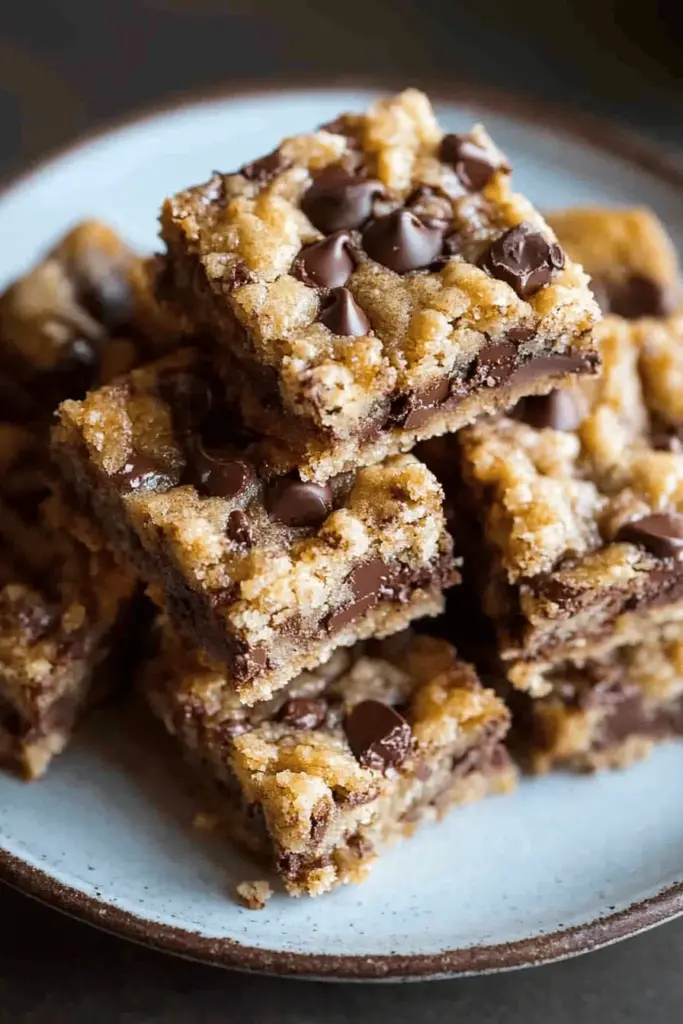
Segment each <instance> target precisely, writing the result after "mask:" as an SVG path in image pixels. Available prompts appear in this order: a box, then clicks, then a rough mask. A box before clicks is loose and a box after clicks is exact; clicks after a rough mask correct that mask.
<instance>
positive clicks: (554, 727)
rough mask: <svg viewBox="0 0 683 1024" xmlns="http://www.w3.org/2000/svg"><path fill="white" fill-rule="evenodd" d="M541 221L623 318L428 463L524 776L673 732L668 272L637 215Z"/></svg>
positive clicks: (682, 471)
mask: <svg viewBox="0 0 683 1024" xmlns="http://www.w3.org/2000/svg"><path fill="white" fill-rule="evenodd" d="M551 221H552V222H553V223H554V224H555V225H556V227H557V229H558V231H559V233H560V237H561V238H562V239H563V240H564V239H566V244H567V248H568V249H569V250H570V251H573V252H575V253H576V255H577V256H579V257H580V258H581V259H583V261H584V263H585V264H586V265H587V266H589V267H590V268H591V270H592V272H593V274H594V275H595V281H596V291H597V292H598V294H600V295H601V296H603V298H602V301H603V302H604V304H605V308H606V309H609V310H614V309H615V308H618V309H619V310H620V311H621V312H622V314H625V313H627V312H628V313H629V314H630V319H627V318H626V317H625V316H623V315H622V316H617V315H615V313H614V312H611V313H610V314H609V315H608V316H607V317H606V319H605V320H604V321H603V323H602V324H600V325H599V327H598V328H597V330H596V339H597V342H598V345H599V347H600V350H601V354H602V363H603V365H602V372H601V375H600V376H599V377H598V378H597V379H593V380H591V381H590V382H589V381H588V380H584V381H581V382H577V383H575V384H574V385H573V386H571V387H568V388H566V389H563V390H558V391H556V392H554V393H552V394H550V395H548V396H546V397H544V398H530V399H525V400H524V401H522V402H521V403H519V404H518V405H517V406H516V408H515V409H514V411H513V413H512V414H511V415H507V416H502V417H498V418H490V419H484V420H481V421H480V422H478V423H476V424H474V425H472V426H470V427H467V428H466V429H464V430H463V431H461V432H460V433H459V434H458V436H457V438H454V439H452V440H451V441H450V442H448V443H446V444H444V445H442V446H441V449H439V448H438V447H437V446H434V447H433V449H432V451H431V452H430V453H427V458H428V461H431V462H432V464H433V465H434V466H435V467H436V468H437V472H438V473H440V475H442V476H443V478H444V479H445V480H446V479H447V480H448V485H447V486H448V489H449V490H450V497H451V502H452V503H453V504H456V503H459V504H460V506H464V507H467V509H468V511H469V523H468V524H467V526H466V527H464V529H465V532H466V533H467V536H468V540H469V543H470V545H471V548H472V550H473V551H474V552H476V553H475V554H473V556H472V558H471V560H470V567H469V570H468V573H469V576H470V579H471V581H472V585H473V586H474V588H475V589H476V591H477V592H478V594H479V596H480V598H481V604H482V606H483V609H484V611H485V612H486V614H487V615H488V617H489V619H490V621H491V622H492V624H493V627H494V636H493V637H492V638H491V640H490V644H489V653H490V652H491V651H493V652H495V656H494V658H493V659H491V658H489V669H490V670H491V671H493V672H494V673H497V674H498V675H499V676H502V677H505V678H506V679H507V680H508V685H509V690H508V702H509V705H510V707H511V708H512V709H513V710H514V712H515V718H516V721H515V730H514V731H515V740H516V749H517V750H518V751H519V752H520V753H521V754H522V756H523V759H524V760H525V761H526V762H527V763H528V764H530V765H531V767H532V768H534V769H535V770H545V769H547V768H549V767H551V766H554V765H566V766H569V767H571V768H574V769H578V770H585V769H594V768H599V767H603V766H618V765H623V764H626V763H629V762H630V761H631V760H633V759H634V758H637V757H640V756H642V755H643V754H644V753H646V752H647V751H648V750H649V749H650V747H651V746H652V744H653V743H654V742H656V741H657V740H660V739H664V738H668V737H670V736H674V735H679V734H681V733H683V677H682V676H681V653H682V652H683V647H682V646H681V639H682V636H683V575H682V567H683V561H682V560H681V559H682V558H683V514H682V513H683V504H682V502H683V491H682V490H681V485H680V481H681V479H683V454H681V453H682V452H683V449H682V448H681V439H680V438H681V422H682V420H681V417H682V416H683V402H682V400H681V380H683V375H682V370H683V321H681V317H680V315H676V314H673V315H670V316H665V315H664V314H665V313H666V312H667V311H670V310H671V309H672V308H673V306H674V305H675V304H676V301H677V300H676V293H677V289H678V267H677V263H676V259H675V256H674V254H673V249H672V246H671V243H670V241H669V240H668V238H667V236H666V234H665V232H664V230H663V228H662V227H661V225H659V223H658V222H657V221H656V220H655V219H654V218H653V216H652V215H651V214H649V213H647V212H645V211H624V212H621V211H612V212H609V211H600V210H579V211H567V212H565V213H562V214H558V215H556V216H554V217H551ZM605 296H610V298H609V299H608V298H605ZM438 467H441V469H439V468H438ZM448 468H450V474H448V473H447V472H446V470H447V469H448Z"/></svg>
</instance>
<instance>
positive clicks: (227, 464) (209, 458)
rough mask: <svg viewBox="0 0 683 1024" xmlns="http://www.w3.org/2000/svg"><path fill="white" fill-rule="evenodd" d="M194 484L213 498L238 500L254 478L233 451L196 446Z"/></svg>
mask: <svg viewBox="0 0 683 1024" xmlns="http://www.w3.org/2000/svg"><path fill="white" fill-rule="evenodd" d="M192 471H193V472H192V476H193V482H194V484H195V486H196V488H197V490H198V491H201V492H202V493H203V494H208V495H210V496H211V497H212V498H236V497H237V495H238V494H241V492H242V491H243V490H244V489H245V487H247V485H248V484H249V483H250V481H251V480H252V478H253V474H252V470H251V467H250V466H248V465H247V463H246V462H242V460H241V459H236V458H235V456H234V453H233V452H231V451H220V450H214V449H206V448H204V446H203V445H202V444H201V443H199V442H197V443H196V444H195V445H194V457H193V463H192Z"/></svg>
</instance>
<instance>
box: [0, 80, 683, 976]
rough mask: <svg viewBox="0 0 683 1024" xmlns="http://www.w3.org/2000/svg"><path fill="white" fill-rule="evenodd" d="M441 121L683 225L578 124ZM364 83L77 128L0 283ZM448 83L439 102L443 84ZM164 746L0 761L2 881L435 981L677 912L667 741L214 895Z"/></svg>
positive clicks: (528, 174) (159, 937) (638, 170)
mask: <svg viewBox="0 0 683 1024" xmlns="http://www.w3.org/2000/svg"><path fill="white" fill-rule="evenodd" d="M436 94H437V95H440V96H441V97H442V98H443V99H442V102H440V103H439V108H440V109H439V113H440V115H441V116H442V118H443V121H444V123H445V124H446V125H447V126H448V128H449V129H452V130H458V129H462V128H465V127H466V126H468V125H469V124H470V123H471V122H472V120H473V119H478V118H481V119H483V120H484V121H485V122H486V124H487V126H488V127H489V129H490V131H491V133H492V134H493V136H494V138H495V139H496V140H497V141H498V142H499V144H500V145H501V147H502V148H503V149H504V150H505V152H506V153H507V154H508V156H509V157H510V158H511V161H512V164H513V166H514V168H515V176H516V177H515V180H516V184H517V185H518V187H519V189H520V190H521V191H523V192H525V193H527V194H528V195H529V196H530V197H531V198H532V199H533V200H534V201H535V202H536V204H537V205H540V206H541V207H546V208H548V207H553V206H561V205H564V204H571V203H576V202H579V201H592V202H605V203H612V204H614V203H624V204H633V203H645V204H647V205H650V206H652V207H654V209H655V210H656V211H657V212H658V213H659V214H660V215H661V216H662V217H663V218H664V220H665V221H666V223H667V224H668V225H669V227H670V229H671V231H672V233H673V235H674V236H675V238H676V239H677V241H678V242H679V244H680V243H681V242H682V241H683V187H682V186H683V172H681V171H679V170H678V169H677V168H676V167H672V166H671V165H667V164H666V163H665V161H664V160H663V158H660V157H659V156H658V155H657V154H653V153H651V152H650V151H649V150H648V148H647V147H645V148H643V147H641V146H640V145H639V144H634V143H633V142H632V141H629V140H625V139H623V138H622V137H619V136H615V135H614V133H613V132H612V131H611V130H610V128H609V127H605V126H603V125H596V124H595V123H593V122H588V123H584V122H581V123H579V124H578V125H577V124H576V123H575V122H574V121H571V122H567V121H566V120H563V119H562V118H561V117H557V116H556V115H553V114H547V113H544V112H539V111H538V110H529V109H528V108H526V107H525V106H524V105H521V106H520V105H519V104H512V103H511V102H510V101H509V100H505V101H504V102H502V101H501V100H500V99H499V98H492V97H490V96H486V97H483V98H482V97H481V96H480V95H478V94H473V93H472V92H471V91H467V90H462V89H461V90H458V89H456V88H454V87H451V88H450V89H448V88H440V89H437V90H436ZM370 95H371V92H370V91H369V90H350V89H344V90H342V89H334V90H333V89H329V90H313V89H309V90H299V91H288V90H286V89H280V90H277V89H272V90H271V91H269V92H264V93H263V94H255V93H252V94H251V95H249V94H245V95H237V96H234V97H232V98H221V99H215V100H211V101H206V102H203V103H199V104H196V105H185V106H181V107H178V108H176V109H174V110H170V111H168V112H162V113H158V114H154V115H150V116H148V117H145V118H143V119H140V120H139V121H137V122H133V123H130V124H129V125H126V126H124V127H122V128H118V129H116V130H112V131H110V132H109V133H107V134H104V135H101V136H99V137H97V138H95V139H93V140H92V141H87V142H84V143H82V144H80V145H78V146H76V147H74V148H72V149H71V150H69V151H68V152H66V153H64V154H63V155H61V156H59V157H57V158H56V159H54V160H52V161H50V162H49V163H46V164H43V165H42V166H41V167H39V168H38V169H37V170H35V171H33V172H32V173H29V174H27V175H26V176H24V177H23V178H22V179H21V180H19V181H18V182H17V183H15V184H14V185H12V186H11V187H10V188H8V189H7V190H6V191H5V192H4V194H3V195H2V196H0V237H2V239H3V240H4V244H3V245H2V246H1V247H0V285H4V284H5V283H6V282H7V281H8V280H10V278H12V277H13V276H15V275H17V274H19V273H20V272H21V271H23V270H24V269H25V268H26V267H27V266H28V265H29V264H30V263H31V261H32V260H34V259H35V257H36V256H37V254H38V253H39V252H40V250H41V249H43V248H44V247H46V246H47V245H49V244H50V243H51V242H52V241H53V240H54V239H55V238H56V237H57V236H58V235H59V234H60V233H61V232H62V231H64V229H65V228H67V227H68V226H69V225H70V224H73V223H74V222H75V221H77V220H78V219H80V218H82V217H86V216H91V215H96V216H99V217H103V218H105V219H108V220H109V221H111V222H112V223H113V224H114V225H115V226H116V227H117V228H119V229H120V230H121V231H122V232H123V233H124V234H125V235H127V236H128V237H129V238H130V240H131V241H132V242H133V243H135V244H137V245H139V246H142V247H150V248H151V247H152V246H153V245H154V241H155V233H156V211H157V209H158V207H159V204H160V202H161V199H162V198H163V196H164V195H166V194H167V193H169V192H171V191H173V190H175V189H177V188H179V187H181V186H184V185H187V184H189V183H191V182H196V181H200V180H203V179H204V178H205V177H207V176H208V173H209V172H210V171H211V170H212V169H213V168H215V167H218V168H221V169H225V170H228V169H231V168H233V167H237V166H239V165H240V164H241V163H243V162H244V161H246V160H247V159H250V158H253V157H255V156H257V155H259V154H263V153H266V152H269V151H270V150H271V149H272V148H273V146H274V145H275V144H276V142H277V141H278V139H279V137H280V136H281V135H283V134H290V133H294V132H296V131H299V130H305V129H307V128H309V127H310V126H314V125H317V124H320V123H322V122H324V121H327V120H330V119H331V118H332V117H333V116H334V115H335V114H336V113H337V112H338V111H339V110H341V109H354V108H362V107H363V106H364V105H365V104H366V102H367V100H368V99H369V98H370ZM449 97H450V98H449ZM185 778H186V777H185V774H184V771H183V768H182V765H181V764H180V762H179V760H178V759H177V758H176V756H175V751H174V750H173V749H172V747H171V745H170V743H169V742H167V741H164V740H162V739H161V738H160V741H159V751H158V753H157V752H156V751H155V750H154V747H153V745H150V742H149V739H148V731H147V727H146V724H145V723H141V722H140V721H138V720H137V719H136V717H135V715H131V714H130V713H128V712H125V711H123V710H122V709H114V710H111V711H107V712H102V713H100V714H99V715H97V716H95V718H94V719H93V721H92V722H91V723H90V725H89V727H88V728H87V729H86V730H85V731H84V733H83V734H81V736H80V737H79V738H78V740H77V742H75V743H74V744H73V746H72V748H71V749H70V750H69V751H68V753H67V754H66V755H64V756H63V757H62V758H61V759H59V760H58V762H57V763H56V764H55V766H54V768H53V770H52V771H51V772H50V774H49V775H48V777H47V778H46V779H45V781H43V782H41V783H39V784H37V785H34V786H27V785H23V784H21V783H19V782H16V781H14V780H12V779H10V778H7V777H0V877H4V878H5V879H6V880H8V881H10V882H12V883H14V884H16V885H18V886H19V887H21V888H22V889H24V890H26V891H27V892H29V893H32V894H33V895H35V896H38V897H39V898H40V899H42V900H44V901H45V902H48V903H52V904H53V905H54V906H56V907H59V908H61V909H63V910H66V911H68V912H70V913H73V914H75V915H76V916H78V917H81V918H83V919H84V920H87V921H90V922H92V923H94V924H98V925H101V926H102V927H104V928H107V929H110V930H112V931H115V932H119V933H120V934H122V935H126V936H128V937H130V938H134V939H137V940H139V941H142V942H146V943H148V944H150V945H153V946H157V947H159V948H164V949H168V950H171V951H174V952H177V953H181V954H183V955H186V956H190V957H195V958H197V959H201V960H206V961H209V962H212V963H216V964H222V965H226V966H238V967H243V968H247V969H252V970H263V971H271V972H276V973H292V974H305V975H317V976H327V977H335V978H375V977H382V978H387V977H396V978H407V977H437V976H444V975H449V974H466V973H472V972H482V971H495V970H502V969H506V968H510V967H517V966H521V965H525V964H538V963H542V962H545V961H548V960H552V959H556V958H559V957H564V956H568V955H571V954H575V953H579V952H582V951H586V950H589V949H593V948H595V947H597V946H600V945H603V944H605V943H607V942H612V941H615V940H616V939H619V938H622V937H624V936H626V935H630V934H633V933H635V932H637V931H640V930H642V929H644V928H648V927H650V926H652V925H654V924H656V923H658V922H660V921H663V920H665V919H667V918H670V917H673V916H675V915H676V914H678V913H680V912H681V911H682V910H683V785H681V779H682V778H683V745H675V744H674V745H670V746H667V747H665V748H662V749H660V750H659V751H657V752H656V753H655V755H654V756H653V757H652V758H651V759H650V760H648V761H646V762H645V763H643V764H640V765H637V766H635V767H633V768H631V769H629V770H628V771H625V772H622V773H614V774H610V775H604V776H601V777H598V778H574V777H570V776H561V775H557V776H553V777H550V778H545V779H542V780H538V781H534V782H528V783H524V784H523V785H522V787H521V789H520V791H519V792H518V794H517V795H516V796H514V797H512V798H496V799H492V800H490V801H488V802H486V803H483V804H481V805H478V806H472V807H469V808H467V809H465V810H463V811H460V812H456V813H454V814H452V815H451V817H450V818H449V819H448V820H447V821H446V822H444V823H442V824H441V825H439V826H434V827H428V828H425V829H424V830H423V831H422V832H421V833H420V834H419V835H417V836H416V837H415V838H414V839H412V840H411V841H409V842H406V843H404V844H402V845H399V846H397V847H395V848H394V849H393V850H391V851H390V852H388V853H387V854H386V856H385V857H384V859H383V860H382V861H381V862H380V863H379V865H378V866H377V868H376V869H375V871H374V873H373V875H372V877H371V879H370V881H369V882H368V883H367V884H366V885H364V886H362V887H353V888H347V889H345V890H343V891H340V892H337V893H334V894H332V895H330V896H326V897H323V898H321V899H318V900H313V901H309V900H299V901H294V900H288V899H286V898H285V897H284V896H279V895H278V896H275V897H274V898H273V899H272V900H271V902H270V903H269V904H268V906H267V908H266V909H265V910H264V911H262V912H260V913H254V912H249V911H247V910H244V909H241V908H240V907H238V906H237V905H236V904H235V902H234V901H233V900H232V898H231V892H232V890H233V888H234V885H235V883H236V882H237V881H239V880H241V879H244V878H249V877H252V878H253V877H258V876H259V874H260V873H259V872H258V871H255V869H254V868H253V867H251V866H250V865H249V863H248V862H246V861H245V860H243V859H242V858H241V857H240V856H239V855H238V854H236V853H235V852H233V851H232V850H230V849H228V848H225V846H224V845H223V844H221V843H220V842H219V841H218V840H217V839H215V838H211V837H208V836H206V835H204V834H201V833H198V832H196V831H193V830H192V829H191V828H190V827H189V822H190V820H191V818H192V813H193V803H192V800H191V798H190V796H189V795H188V792H187V789H186V782H185Z"/></svg>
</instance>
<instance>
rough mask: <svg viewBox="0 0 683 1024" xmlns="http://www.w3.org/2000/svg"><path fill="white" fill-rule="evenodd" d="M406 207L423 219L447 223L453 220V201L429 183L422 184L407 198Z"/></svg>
mask: <svg viewBox="0 0 683 1024" xmlns="http://www.w3.org/2000/svg"><path fill="white" fill-rule="evenodd" d="M406 208H407V209H408V210H410V212H411V213H414V214H415V216H416V217H420V218H421V219H423V218H426V219H429V218H431V219H432V220H441V221H443V222H444V224H445V225H448V224H450V222H451V221H452V220H453V203H452V202H451V200H450V199H449V198H448V196H445V195H442V194H441V193H439V192H437V191H436V189H433V188H431V187H430V186H429V185H420V186H419V188H416V189H414V190H413V191H412V192H411V193H410V195H409V196H408V198H407V199H406Z"/></svg>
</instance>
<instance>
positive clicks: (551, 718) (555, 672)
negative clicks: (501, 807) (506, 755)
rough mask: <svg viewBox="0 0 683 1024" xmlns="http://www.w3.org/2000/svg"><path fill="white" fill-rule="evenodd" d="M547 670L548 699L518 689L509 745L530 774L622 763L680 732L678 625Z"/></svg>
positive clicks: (682, 645)
mask: <svg viewBox="0 0 683 1024" xmlns="http://www.w3.org/2000/svg"><path fill="white" fill-rule="evenodd" d="M669 632H670V634H671V635H670V636H668V637H667V636H666V633H665V635H664V636H662V637H656V638H655V639H651V638H648V639H645V640H643V641H642V642H641V643H639V644H636V645H627V646H624V647H620V648H617V649H616V650H613V651H610V652H608V653H607V654H605V655H604V656H603V657H601V658H598V659H589V660H588V661H586V662H585V663H579V664H571V663H565V664H560V665H556V666H554V667H553V668H552V669H550V670H549V671H548V673H547V676H546V680H547V683H548V692H547V694H546V696H544V697H540V698H538V699H535V700H532V699H530V698H528V697H527V696H526V695H523V694H520V695H519V697H518V698H517V699H516V700H515V699H513V701H512V702H511V703H512V706H513V708H514V709H515V716H514V726H513V732H514V737H513V749H514V750H515V752H516V753H519V754H521V759H522V761H523V763H524V764H525V766H526V767H528V768H530V769H531V770H532V771H534V772H545V771H548V770H550V769H551V768H568V769H570V770H573V771H595V770H596V769H600V768H621V767H624V766H626V765H628V764H630V763H631V762H632V761H635V760H637V759H639V758H641V757H644V756H646V755H647V754H648V753H649V752H650V750H651V749H652V747H653V745H654V744H655V743H658V742H661V741H663V740H666V739H671V738H673V737H676V736H682V735H683V638H682V637H681V628H680V626H676V627H675V628H674V629H671V630H670V631H669Z"/></svg>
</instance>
